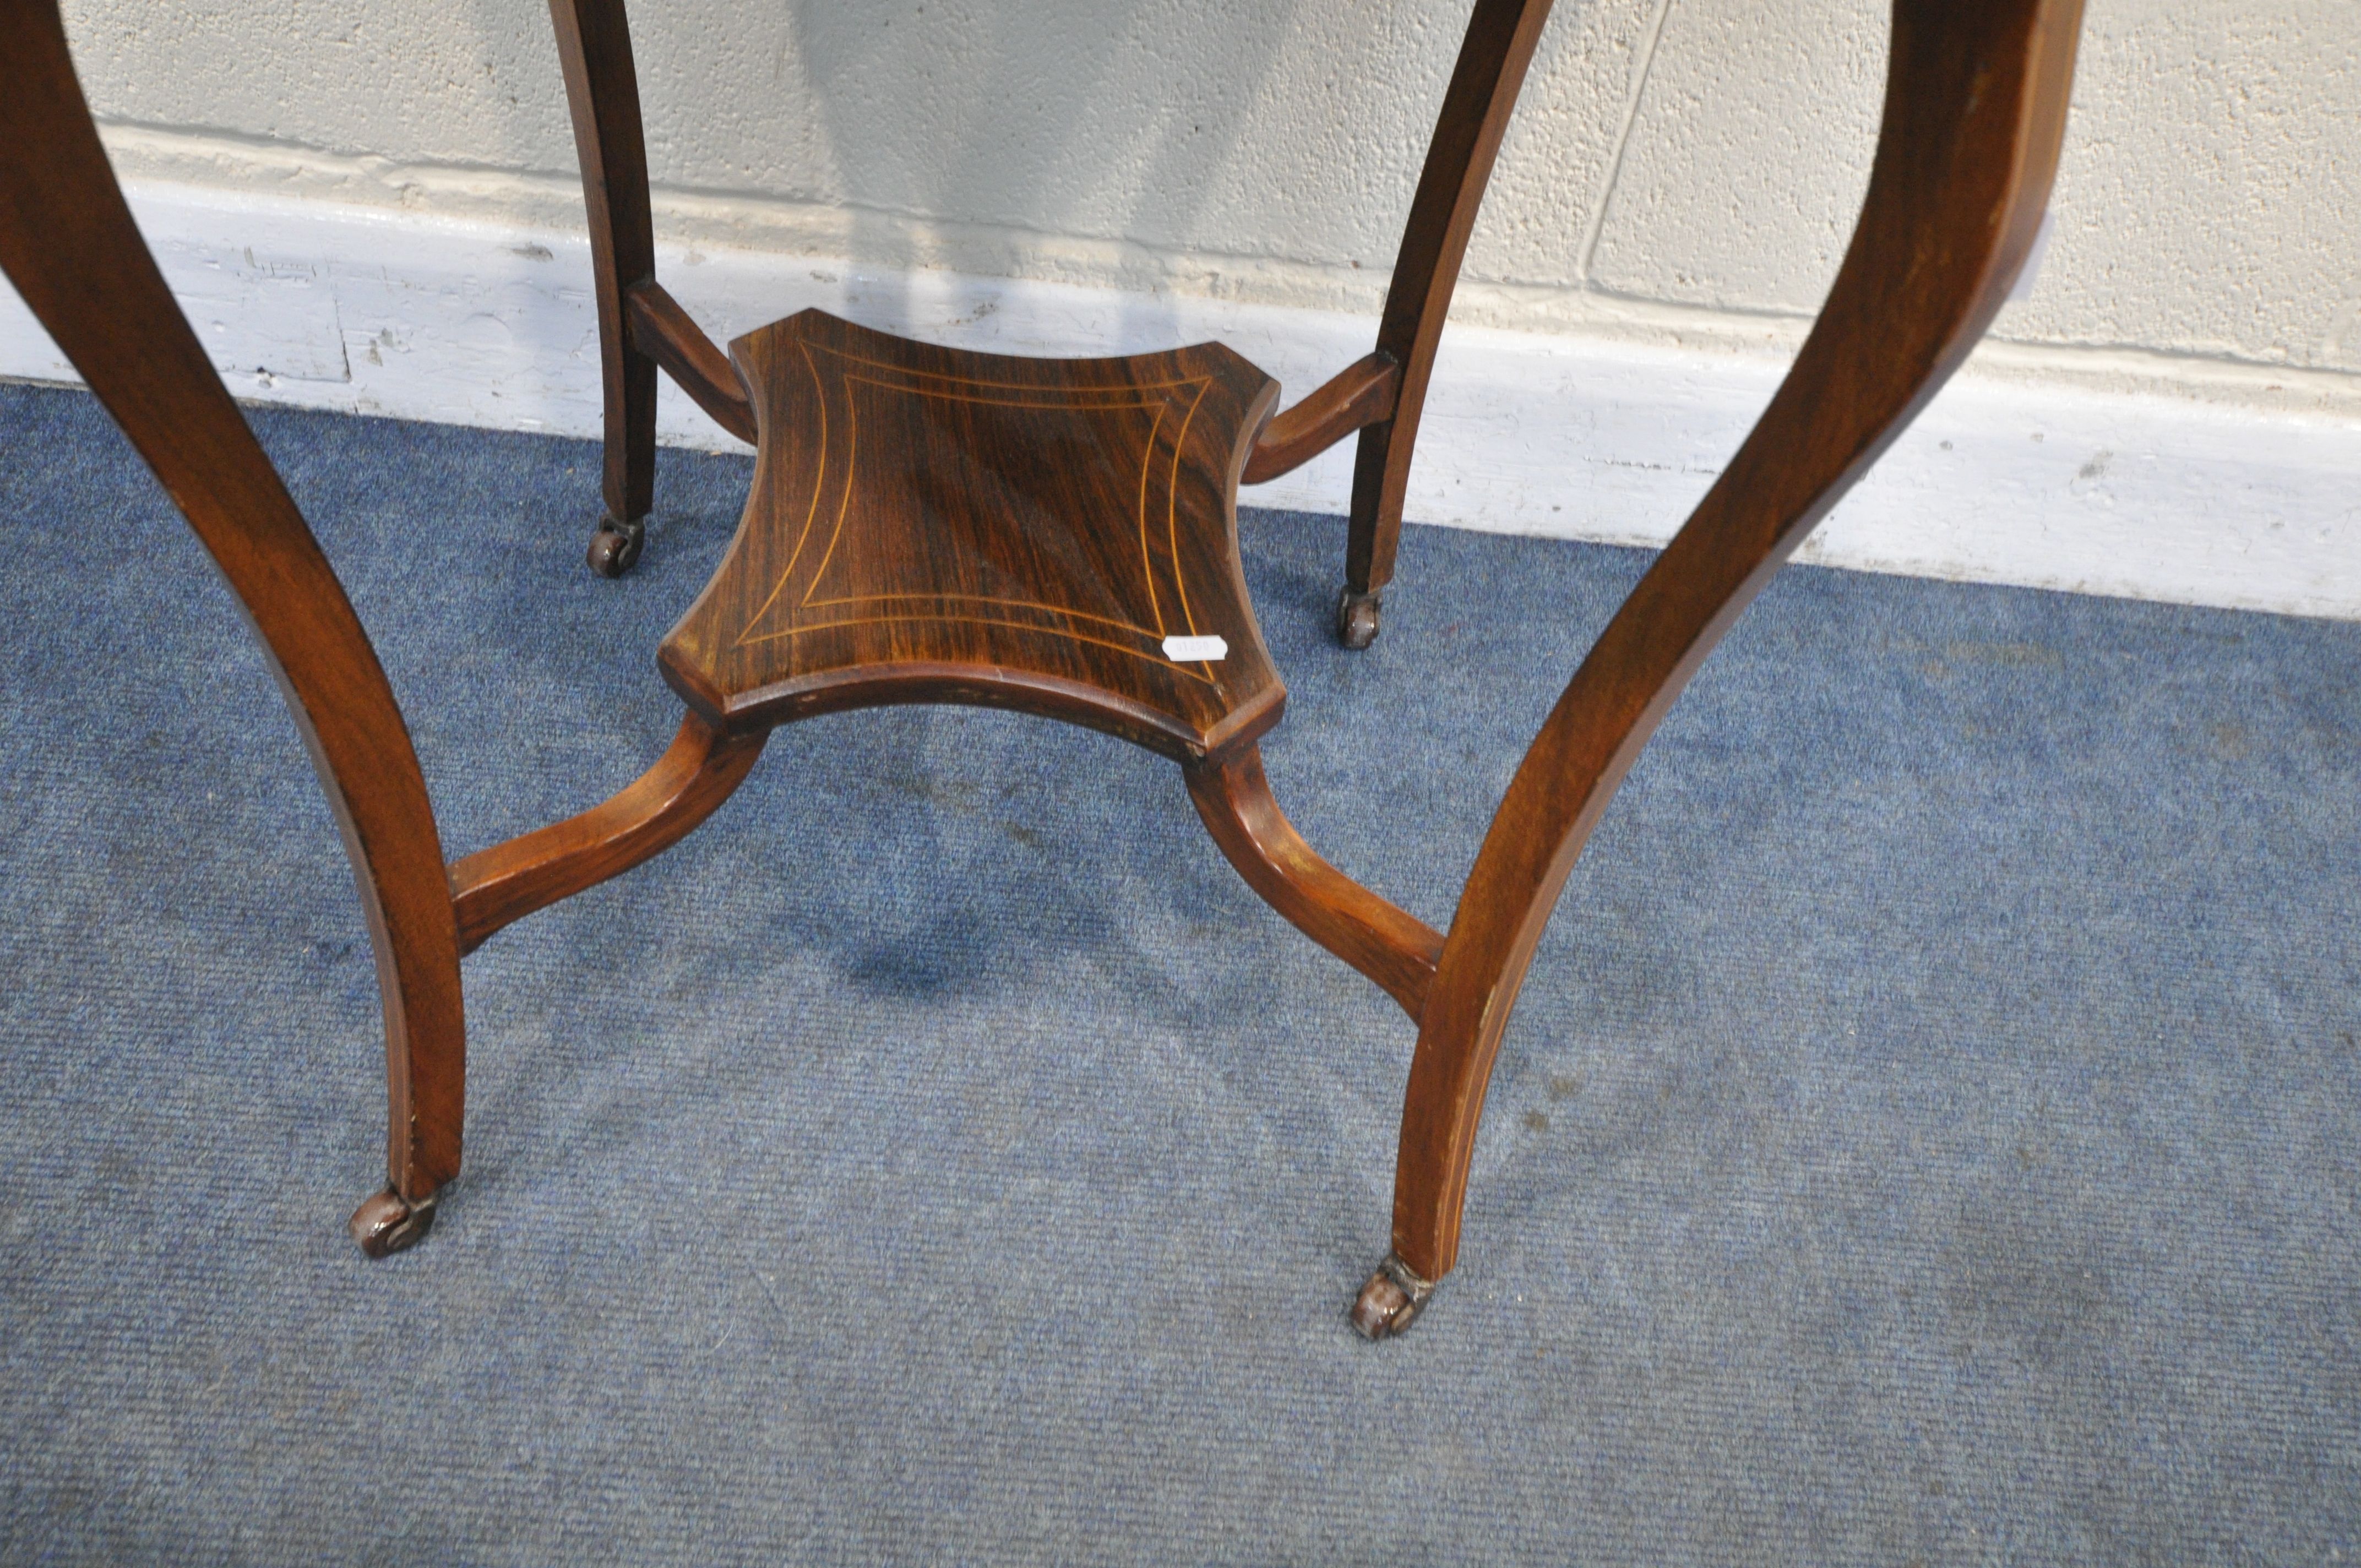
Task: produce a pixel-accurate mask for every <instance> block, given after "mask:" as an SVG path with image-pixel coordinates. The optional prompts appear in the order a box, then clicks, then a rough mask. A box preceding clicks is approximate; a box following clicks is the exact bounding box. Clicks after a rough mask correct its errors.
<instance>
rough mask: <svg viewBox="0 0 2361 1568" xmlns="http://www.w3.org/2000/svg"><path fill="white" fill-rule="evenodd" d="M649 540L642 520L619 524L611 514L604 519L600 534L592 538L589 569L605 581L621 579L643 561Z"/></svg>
mask: <svg viewBox="0 0 2361 1568" xmlns="http://www.w3.org/2000/svg"><path fill="white" fill-rule="evenodd" d="M647 537H648V525H647V524H646V523H645V522H644V521H641V520H640V519H637V518H634V519H632V520H631V521H629V522H617V521H615V520H614V518H613V516H612V515H611V514H610V515H609V516H607V517H604V518H601V519H600V520H599V522H598V532H596V533H594V534H592V535H591V536H590V554H589V560H590V569H591V570H592V571H594V572H596V573H598V575H599V576H602V577H620V576H622V575H623V574H624V573H626V572H628V571H630V570H631V563H632V562H634V561H637V560H638V559H639V558H640V546H642V544H644V543H647Z"/></svg>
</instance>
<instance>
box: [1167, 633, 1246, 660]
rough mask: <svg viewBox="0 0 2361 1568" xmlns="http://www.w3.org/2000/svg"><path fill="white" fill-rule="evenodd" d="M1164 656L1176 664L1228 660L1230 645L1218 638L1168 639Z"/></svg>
mask: <svg viewBox="0 0 2361 1568" xmlns="http://www.w3.org/2000/svg"><path fill="white" fill-rule="evenodd" d="M1164 656H1165V657H1166V658H1168V659H1170V660H1171V661H1172V662H1173V663H1176V664H1193V663H1196V662H1197V661H1198V660H1200V659H1226V658H1228V657H1229V656H1230V645H1229V644H1228V643H1226V642H1224V641H1222V640H1221V639H1220V638H1218V637H1168V638H1166V639H1165V640H1164Z"/></svg>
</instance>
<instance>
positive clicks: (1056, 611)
mask: <svg viewBox="0 0 2361 1568" xmlns="http://www.w3.org/2000/svg"><path fill="white" fill-rule="evenodd" d="M730 347H731V354H732V356H733V357H734V359H735V361H736V363H737V366H738V369H739V373H740V376H741V378H742V379H743V380H744V382H745V384H746V386H747V387H748V389H750V391H751V393H752V400H753V405H754V413H755V421H756V423H757V425H758V426H759V427H760V432H761V437H762V439H761V443H760V456H759V457H758V458H757V460H756V464H755V470H754V484H753V490H752V494H751V495H750V496H749V497H748V499H747V503H746V515H745V518H744V520H743V521H741V524H740V526H739V531H738V536H737V538H736V540H735V541H734V542H733V543H731V545H730V554H729V555H728V556H727V558H726V559H725V560H724V561H723V563H722V565H721V567H720V569H719V572H717V573H716V574H715V576H714V578H713V581H712V582H711V584H709V585H708V587H707V588H706V590H705V592H704V594H703V595H702V596H700V597H699V598H698V599H697V603H696V604H695V605H694V606H693V607H692V608H691V609H689V611H688V613H687V615H686V617H684V618H683V619H682V620H681V622H680V624H679V626H678V627H676V628H675V630H674V631H673V633H672V635H671V636H669V637H668V638H666V639H665V640H664V647H663V649H662V651H661V652H660V653H659V655H658V660H659V663H660V664H661V666H662V668H663V670H664V675H665V678H666V679H668V680H669V681H671V683H672V685H673V686H674V689H675V690H676V691H678V692H679V693H680V694H681V696H682V697H683V698H684V699H686V701H687V703H688V704H689V706H690V707H692V708H694V709H695V710H697V712H699V713H701V714H703V715H704V716H705V717H706V718H708V720H709V721H711V722H712V723H714V724H715V725H717V726H719V727H720V728H722V729H726V730H729V731H730V732H731V733H733V734H742V733H747V732H750V731H752V730H753V729H762V728H764V727H767V726H769V725H773V724H778V723H783V722H785V721H787V720H790V719H794V718H804V717H807V716H809V715H811V714H814V713H820V712H828V711H832V710H835V709H838V708H844V707H868V706H873V705H875V704H878V703H888V702H964V703H978V704H983V705H986V706H994V707H1016V708H1023V709H1026V710H1027V711H1030V712H1037V713H1042V714H1046V715H1049V717H1052V718H1063V719H1069V720H1071V721H1073V722H1076V723H1082V724H1088V725H1091V726H1093V727H1095V728H1098V729H1106V730H1108V731H1111V732H1112V733H1115V734H1117V735H1121V736H1124V737H1125V738H1126V739H1128V740H1134V741H1137V743H1138V744H1140V745H1143V746H1147V747H1148V748H1150V749H1151V750H1154V751H1161V752H1164V753H1165V754H1167V755H1169V756H1171V757H1174V758H1176V759H1178V760H1180V761H1184V762H1186V761H1192V760H1195V759H1197V758H1201V757H1202V756H1205V755H1206V754H1208V753H1210V752H1217V751H1222V750H1224V748H1227V747H1231V746H1236V745H1241V744H1245V743H1246V742H1249V741H1251V740H1253V739H1254V738H1255V737H1256V736H1257V735H1259V734H1261V733H1262V732H1263V731H1264V730H1266V729H1268V728H1269V727H1270V726H1271V725H1272V724H1273V723H1275V722H1277V720H1278V718H1279V711H1280V708H1281V707H1282V705H1283V704H1284V701H1285V695H1286V694H1285V692H1284V690H1283V689H1282V688H1281V686H1280V685H1279V677H1278V675H1277V674H1276V673H1275V672H1274V671H1273V669H1272V668H1271V663H1270V655H1269V653H1268V650H1266V649H1265V647H1264V645H1263V641H1262V633H1261V632H1260V630H1258V629H1257V627H1256V625H1255V621H1254V615H1253V611H1252V609H1250V608H1249V607H1248V605H1247V602H1246V583H1245V580H1244V577H1243V576H1242V574H1241V573H1240V570H1239V567H1238V562H1237V519H1236V511H1235V495H1236V486H1237V475H1238V471H1239V469H1240V468H1241V467H1242V466H1244V465H1245V462H1246V453H1247V450H1248V448H1249V446H1250V445H1251V443H1252V437H1253V434H1254V433H1255V432H1256V431H1257V429H1259V428H1260V426H1261V424H1262V422H1263V420H1264V419H1265V418H1266V416H1267V415H1268V412H1269V409H1270V405H1271V404H1272V403H1273V402H1274V401H1275V400H1277V397H1278V388H1277V387H1276V386H1275V385H1274V384H1273V383H1272V382H1271V380H1270V378H1268V377H1267V376H1265V375H1264V374H1263V373H1262V372H1261V371H1259V370H1257V369H1256V368H1255V367H1253V366H1251V365H1248V364H1247V363H1246V361H1245V360H1243V359H1240V358H1239V357H1238V356H1236V355H1235V354H1232V353H1231V352H1230V351H1229V350H1227V349H1225V348H1221V347H1218V346H1205V347H1198V348H1184V349H1178V350H1175V351H1173V352H1171V353H1168V354H1152V355H1142V356H1137V357H1133V358H1126V359H1026V358H1016V357H1012V356H1002V355H985V354H971V353H964V352H961V351H958V350H953V349H946V348H938V347H933V346H931V345H926V344H918V343H912V342H909V341H907V340H906V339H903V338H897V337H891V336H888V335H886V334H883V333H875V332H871V331H868V330H867V329H865V328H862V327H858V326H854V325H852V324H851V323H848V322H843V321H840V320H838V319H837V318H836V317H833V316H830V315H828V314H826V313H822V312H818V311H806V312H804V313H801V314H798V315H795V316H791V317H789V318H787V319H786V320H785V321H783V322H777V323H773V324H772V325H770V326H767V327H763V328H762V329H761V330H759V331H757V332H753V333H750V334H747V335H746V336H744V337H742V338H740V339H739V340H738V341H737V342H736V343H735V344H733V345H730ZM1208 635H1211V636H1218V637H1220V638H1222V639H1224V641H1225V642H1226V643H1227V644H1228V649H1227V652H1226V655H1225V656H1224V657H1223V658H1221V659H1219V660H1206V659H1176V658H1173V657H1171V656H1170V654H1168V652H1166V650H1165V647H1164V643H1165V640H1166V639H1168V638H1170V637H1176V636H1181V637H1198V636H1208Z"/></svg>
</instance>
